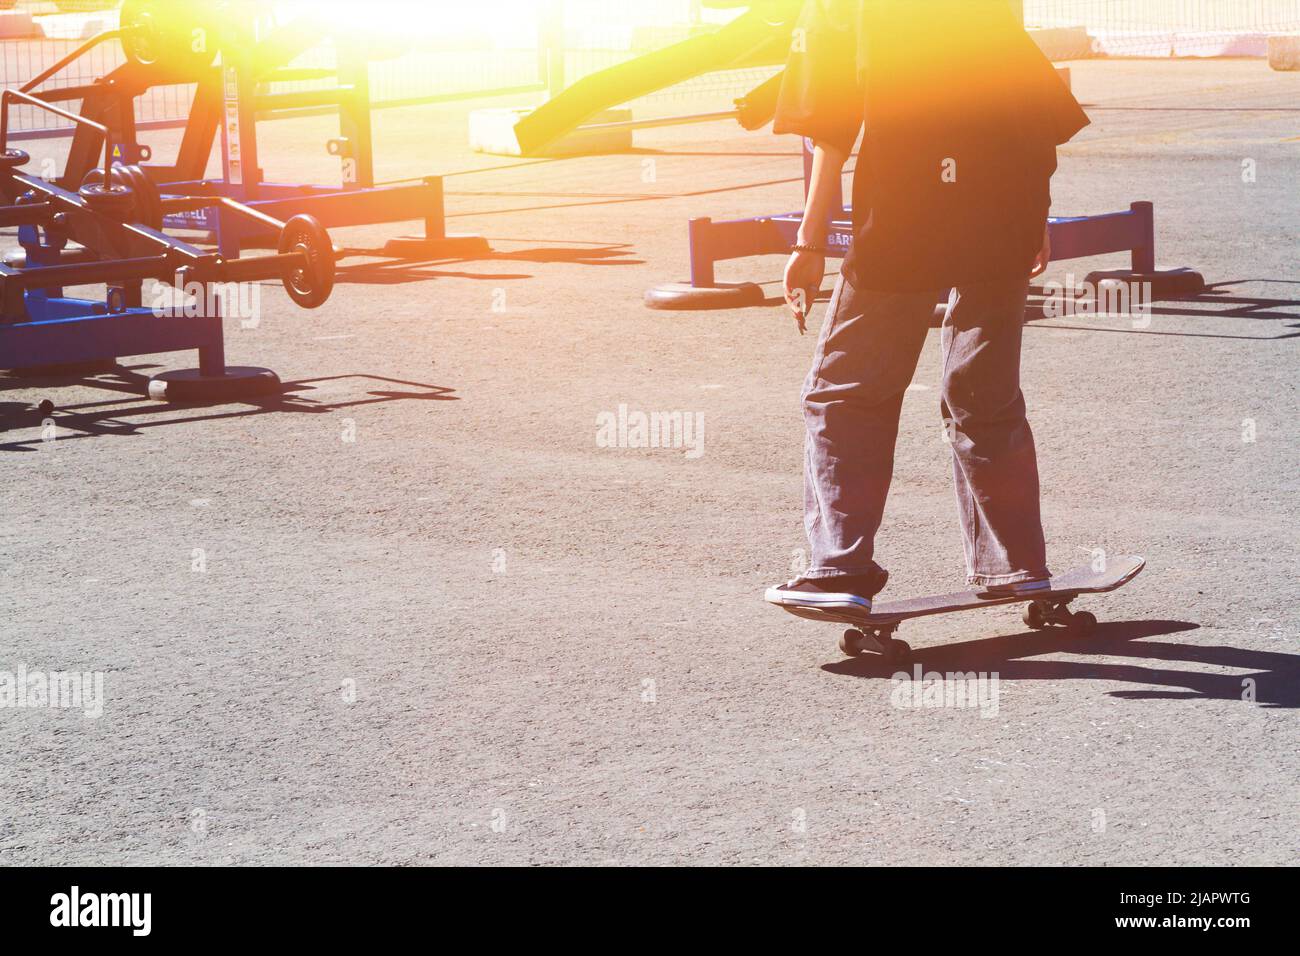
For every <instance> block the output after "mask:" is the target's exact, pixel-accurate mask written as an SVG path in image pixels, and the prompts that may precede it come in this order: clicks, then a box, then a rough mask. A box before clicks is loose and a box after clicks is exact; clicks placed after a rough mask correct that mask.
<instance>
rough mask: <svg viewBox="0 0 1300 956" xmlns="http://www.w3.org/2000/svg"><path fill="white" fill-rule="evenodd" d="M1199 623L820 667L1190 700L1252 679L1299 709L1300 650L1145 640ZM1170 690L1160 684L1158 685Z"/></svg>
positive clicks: (1261, 700)
mask: <svg viewBox="0 0 1300 956" xmlns="http://www.w3.org/2000/svg"><path fill="white" fill-rule="evenodd" d="M1199 627H1200V625H1199V624H1192V623H1190V622H1187V621H1161V620H1154V621H1112V622H1106V623H1102V624H1098V625H1097V629H1096V630H1095V631H1094V632H1093V633H1092V634H1090V635H1089V636H1087V637H1073V636H1070V635H1069V634H1067V633H1066V632H1065V631H1064V630H1057V629H1049V630H1044V631H1028V632H1024V633H1020V634H1011V635H1004V636H1001V637H992V638H985V639H983V640H977V641H964V642H962V643H959V644H948V645H942V646H938V647H923V648H918V649H917V650H916V651H915V652H914V653H913V655H912V661H911V663H909V664H907V665H906V666H904V665H899V664H890V663H888V662H886V661H885V660H884V659H883V658H881V657H879V656H877V655H873V654H866V655H863V656H862V657H858V658H852V659H849V660H844V661H837V662H835V663H833V664H824V665H822V670H824V671H827V672H828V673H831V674H839V675H843V676H847V677H860V678H865V679H869V680H890V679H891V678H892V677H893V675H894V674H896V673H898V672H899V671H906V672H907V673H909V674H912V673H913V667H914V666H916V665H918V664H919V665H920V666H921V669H922V672H923V673H926V672H930V671H937V672H939V673H948V672H961V673H970V672H972V671H974V672H977V673H978V672H981V671H983V672H985V673H989V672H996V673H997V675H998V680H1000V681H1015V680H1099V681H1121V682H1124V683H1128V684H1149V685H1156V687H1155V688H1150V687H1148V688H1142V689H1136V690H1114V691H1110V693H1109V695H1108V696H1111V697H1119V698H1124V699H1127V700H1151V699H1187V700H1243V699H1245V698H1244V696H1243V695H1244V692H1245V690H1246V688H1247V686H1248V685H1246V683H1245V682H1246V681H1247V680H1250V681H1253V688H1254V696H1255V701H1256V702H1257V703H1258V704H1259V705H1260V706H1262V707H1270V708H1277V707H1285V708H1294V707H1300V656H1297V655H1295V654H1282V653H1279V652H1276V651H1250V650H1243V649H1241V648H1236V647H1226V646H1223V645H1218V646H1201V645H1197V644H1183V643H1168V642H1146V641H1144V640H1143V638H1148V637H1156V636H1158V635H1161V634H1176V633H1179V632H1182V631H1192V630H1196V629H1197V628H1199ZM1044 654H1073V655H1076V656H1083V655H1088V656H1097V657H1127V658H1133V659H1135V660H1143V659H1145V660H1151V661H1161V662H1177V661H1184V662H1187V663H1192V664H1205V665H1209V666H1211V667H1230V668H1234V669H1236V670H1238V671H1247V672H1248V673H1236V674H1203V673H1197V672H1195V671H1188V670H1181V669H1178V668H1175V667H1158V666H1144V665H1142V664H1138V663H1118V664H1117V663H1110V662H1101V661H1036V660H1026V658H1032V657H1035V656H1038V655H1044ZM1161 687H1163V688H1169V689H1167V690H1160V689H1156V688H1161Z"/></svg>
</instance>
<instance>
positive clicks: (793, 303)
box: [785, 249, 826, 335]
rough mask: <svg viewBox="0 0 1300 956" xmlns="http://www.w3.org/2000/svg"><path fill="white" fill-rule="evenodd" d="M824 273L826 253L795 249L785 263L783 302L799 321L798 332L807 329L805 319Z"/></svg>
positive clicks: (820, 285) (819, 287) (801, 332)
mask: <svg viewBox="0 0 1300 956" xmlns="http://www.w3.org/2000/svg"><path fill="white" fill-rule="evenodd" d="M825 275H826V253H824V252H814V251H812V250H810V249H796V250H795V251H794V252H792V253H790V259H789V261H788V262H786V264H785V302H786V305H788V306H789V307H790V311H791V312H793V313H794V318H795V321H796V322H798V323H799V334H800V335H802V334H803V333H804V332H806V331H807V330H808V326H807V325H806V324H805V320H806V319H807V318H808V309H809V308H810V307H811V306H812V303H813V299H814V298H815V297H816V295H817V292H818V291H819V290H820V289H821V287H822V277H823V276H825Z"/></svg>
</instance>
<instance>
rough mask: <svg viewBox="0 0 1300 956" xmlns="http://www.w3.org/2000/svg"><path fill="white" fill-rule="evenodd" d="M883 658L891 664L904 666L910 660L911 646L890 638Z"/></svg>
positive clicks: (905, 642)
mask: <svg viewBox="0 0 1300 956" xmlns="http://www.w3.org/2000/svg"><path fill="white" fill-rule="evenodd" d="M883 656H884V658H885V660H886V661H888V662H889V663H891V664H906V663H907V662H908V661H910V660H911V659H912V645H910V644H908V643H907V641H900V640H899V639H898V638H896V637H895V638H892V639H891V640H890V641H889V643H888V644H886V645H885V652H884V655H883Z"/></svg>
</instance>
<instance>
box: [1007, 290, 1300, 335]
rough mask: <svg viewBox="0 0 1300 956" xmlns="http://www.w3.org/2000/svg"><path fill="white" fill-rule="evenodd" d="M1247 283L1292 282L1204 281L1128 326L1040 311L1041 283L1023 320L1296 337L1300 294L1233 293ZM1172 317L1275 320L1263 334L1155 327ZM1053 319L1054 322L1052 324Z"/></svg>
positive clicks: (1155, 331)
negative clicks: (1297, 296) (1198, 290)
mask: <svg viewBox="0 0 1300 956" xmlns="http://www.w3.org/2000/svg"><path fill="white" fill-rule="evenodd" d="M1248 284H1277V285H1294V284H1295V283H1293V282H1291V281H1290V280H1286V279H1232V280H1230V281H1226V282H1216V283H1214V284H1213V285H1208V286H1206V288H1205V291H1204V292H1202V293H1201V294H1200V295H1194V296H1186V297H1183V298H1178V299H1162V300H1159V301H1158V302H1155V303H1153V304H1152V305H1151V308H1150V316H1149V317H1148V316H1143V317H1142V319H1143V322H1142V324H1141V325H1140V326H1139V325H1138V324H1136V323H1134V324H1133V325H1132V326H1131V327H1128V328H1115V327H1113V326H1112V327H1107V326H1103V325H1100V324H1097V323H1089V321H1088V319H1089V318H1090V317H1089V316H1073V317H1071V316H1065V317H1058V316H1048V315H1046V314H1045V312H1044V305H1045V303H1046V299H1044V298H1041V297H1042V296H1044V294H1045V290H1044V289H1043V288H1042V287H1038V286H1035V287H1032V288H1031V289H1030V293H1031V294H1033V295H1034V296H1037V297H1040V298H1036V299H1031V300H1030V302H1029V304H1028V307H1027V308H1026V311H1025V321H1026V322H1050V323H1052V324H1051V325H1044V326H1040V327H1041V328H1052V329H1072V330H1086V331H1090V332H1111V333H1118V334H1121V335H1173V336H1178V337H1180V338H1203V339H1247V340H1259V341H1270V342H1272V341H1277V340H1279V339H1293V338H1297V337H1300V299H1295V298H1277V297H1271V296H1255V295H1244V294H1234V291H1235V290H1234V289H1233V287H1234V286H1241V285H1248ZM1168 316H1177V317H1181V318H1193V319H1249V320H1254V321H1260V322H1274V323H1277V325H1275V326H1273V327H1271V328H1269V327H1265V334H1263V335H1230V334H1224V333H1215V332H1189V331H1185V330H1174V329H1162V328H1160V327H1159V326H1158V324H1157V323H1158V320H1159V318H1161V317H1168ZM1100 318H1103V319H1117V318H1118V319H1122V318H1131V316H1122V315H1102V316H1100ZM1058 323H1059V324H1058Z"/></svg>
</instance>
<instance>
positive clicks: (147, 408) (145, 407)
mask: <svg viewBox="0 0 1300 956" xmlns="http://www.w3.org/2000/svg"><path fill="white" fill-rule="evenodd" d="M155 369H158V367H156V366H151V365H136V366H132V367H130V368H128V367H125V366H119V367H118V368H116V369H115V370H112V371H110V372H102V373H99V374H98V375H93V376H81V377H77V378H73V379H70V378H67V377H60V378H51V379H48V380H47V379H41V378H21V379H5V378H0V392H2V391H5V390H12V389H39V388H45V387H50V388H69V387H72V386H82V387H88V388H98V389H102V390H104V391H108V392H113V393H117V394H118V395H119V396H123V397H117V398H110V399H106V400H104V401H89V402H78V403H75V404H71V405H64V406H57V407H56V408H55V410H54V412H53V413H52V414H50V415H49V416H45V415H42V414H41V413H40V411H39V410H38V409H37V408H35V407H34V406H32V405H31V404H29V403H27V402H5V401H0V434H3V433H4V432H8V431H16V430H19V429H40V428H41V427H42V424H43V423H44V422H45V420H46V418H48V419H49V420H51V421H52V422H53V423H54V425H55V427H56V429H57V432H56V433H55V434H56V435H57V437H56V438H55V439H54V441H55V443H61V442H65V441H70V440H75V439H79V438H97V437H102V436H106V435H112V436H115V437H121V436H127V435H139V434H142V433H143V432H144V431H145V430H147V429H153V428H159V427H163V426H171V425H192V424H196V423H199V422H207V421H220V420H223V419H236V418H251V417H254V416H258V415H267V414H299V415H302V414H307V415H327V414H330V413H331V412H337V411H342V410H344V409H353V408H360V407H361V406H364V405H375V404H379V403H384V402H395V401H440V402H455V401H460V399H459V398H458V397H457V396H456V395H455V394H454V393H455V389H453V388H448V387H447V386H443V385H430V384H427V383H423V382H411V381H406V380H404V379H397V378H387V377H384V376H381V375H368V374H364V373H356V374H350V375H328V376H322V377H321V378H307V379H298V380H296V381H291V382H281V383H280V389H279V391H278V392H275V393H272V394H270V395H260V396H257V397H252V398H244V399H234V400H224V401H220V402H212V403H185V404H178V403H175V402H165V401H156V400H154V399H151V398H150V397H149V394H148V382H149V375H147V374H144V372H145V371H150V370H155ZM341 381H355V382H356V383H358V392H359V394H358V395H357V397H353V398H348V399H346V400H342V401H325V400H321V399H317V398H313V397H312V395H311V393H312V391H313V390H316V389H319V388H321V387H322V386H323V385H325V384H326V383H330V382H341ZM140 418H143V419H144V420H137V419H140ZM46 444H48V442H47V441H46V440H45V438H43V437H42V435H40V434H37V435H35V436H33V437H31V438H24V439H19V440H16V441H9V442H0V452H6V451H7V452H39V451H40V450H41V448H42V447H43V446H45V445H46Z"/></svg>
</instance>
